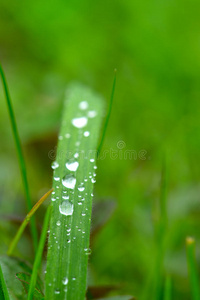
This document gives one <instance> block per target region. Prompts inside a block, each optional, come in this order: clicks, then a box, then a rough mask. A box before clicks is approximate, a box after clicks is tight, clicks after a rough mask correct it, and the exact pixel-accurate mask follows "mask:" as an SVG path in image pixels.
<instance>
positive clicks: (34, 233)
mask: <svg viewBox="0 0 200 300" xmlns="http://www.w3.org/2000/svg"><path fill="white" fill-rule="evenodd" d="M0 76H1V79H2V84H3V88H4V92H5V97H6V101H7V107H8V113H9V117H10V122H11V127H12V132H13V137H14V140H15V145H16V150H17V155H18V159H19V166H20V171H21V177H22V183H23V186H24V193H25V197H26V204H27V209H28V211H30V210H31V208H32V201H31V197H30V192H29V185H28V180H27V173H26V164H25V160H24V156H23V152H22V146H21V142H20V137H19V133H18V129H17V123H16V120H15V115H14V111H13V108H12V103H11V98H10V94H9V90H8V85H7V82H6V77H5V74H4V71H3V68H2V66H1V64H0ZM30 226H31V234H32V238H33V246H34V250H35V252H36V250H37V243H38V242H37V227H36V221H35V218H34V217H33V218H32V219H31V222H30Z"/></svg>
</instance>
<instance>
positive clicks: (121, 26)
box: [0, 0, 200, 299]
mask: <svg viewBox="0 0 200 300" xmlns="http://www.w3.org/2000/svg"><path fill="white" fill-rule="evenodd" d="M199 8H200V4H199V3H198V2H197V1H196V0H192V1H190V2H188V1H180V0H175V1H173V2H166V1H162V2H161V1H154V2H149V1H147V0H146V1H142V2H141V1H140V2H139V1H137V2H136V1H123V2H118V1H112V0H111V1H105V0H103V1H101V2H100V1H73V2H72V1H68V2H63V1H61V0H58V1H57V2H56V3H55V4H54V3H53V2H51V3H48V5H46V3H45V2H37V1H32V0H31V1H29V3H26V2H25V1H22V2H21V3H20V4H18V5H17V9H16V4H15V3H14V1H10V2H1V3H0V60H1V61H2V62H3V64H4V66H5V71H6V74H8V81H9V86H10V88H11V92H12V95H13V100H14V101H13V102H14V109H15V112H16V118H17V120H18V121H19V131H20V133H21V136H22V141H23V144H24V145H23V146H24V147H25V149H26V158H27V159H28V174H29V179H30V185H31V194H32V195H33V197H34V199H35V200H36V199H38V197H39V196H41V195H43V193H44V192H43V191H44V190H45V189H47V188H49V187H50V185H51V170H50V163H51V161H52V159H51V158H52V156H51V155H49V156H50V157H49V156H48V154H49V152H50V151H51V154H52V155H53V154H54V155H55V148H54V147H55V145H56V133H57V130H58V125H59V121H60V116H61V102H62V95H63V91H64V87H65V86H66V83H67V82H68V81H70V80H73V79H76V80H80V81H82V82H84V83H86V84H88V85H89V86H92V87H93V88H95V89H96V90H98V91H99V92H100V93H101V94H103V95H105V96H107V95H109V91H110V86H111V82H112V70H113V69H114V68H115V67H116V68H117V69H118V84H117V87H116V91H115V103H114V106H113V109H112V115H111V119H110V122H109V127H108V131H107V136H106V140H105V144H104V147H103V149H102V151H105V150H106V151H108V152H107V154H106V157H105V159H103V160H99V161H98V166H99V168H98V180H97V185H96V193H95V194H96V195H97V197H96V198H101V197H104V198H105V197H114V198H115V199H116V202H117V210H116V212H115V214H114V216H113V218H112V219H111V220H110V221H109V222H108V224H107V226H106V227H105V228H104V229H103V230H102V231H101V233H100V234H99V236H98V237H97V238H96V239H95V243H94V244H93V249H92V250H93V251H92V256H91V260H90V265H91V269H92V272H91V273H92V275H91V278H90V281H91V283H93V284H97V283H98V284H100V283H102V284H104V283H109V284H111V283H120V284H122V286H123V287H124V290H126V292H127V291H128V292H129V293H130V294H134V295H138V298H140V295H141V294H142V289H143V286H144V284H145V283H146V282H147V278H148V276H150V275H149V274H152V272H153V268H154V266H155V259H156V258H155V255H154V254H155V253H156V247H157V246H156V241H155V239H154V225H153V224H154V220H153V218H154V214H153V212H154V206H155V203H156V202H157V201H158V198H159V190H160V170H161V164H162V157H163V152H166V153H167V157H168V158H169V162H168V169H169V187H168V188H169V194H168V200H167V210H168V216H169V224H168V230H167V234H166V244H167V246H166V256H165V259H164V267H165V268H164V270H165V271H164V272H166V274H167V275H169V276H170V278H171V281H172V286H173V298H175V299H176V298H177V299H179V298H180V299H188V298H189V282H188V280H187V264H186V257H185V237H186V236H188V235H189V236H190V235H193V236H195V237H196V241H197V261H198V260H199V241H200V235H199V231H198V228H199V225H200V222H199V191H200V187H199V179H200V170H199V166H198V156H199V148H200V121H199V112H200V104H199V96H200V85H199V79H200V76H199V69H200V68H199V64H200V55H199V47H200V46H199V42H198V41H199V34H200V29H199V28H200V26H199V23H200V19H199V13H198V12H199ZM27 11H28V12H29V13H27ZM0 100H1V103H2V106H1V110H0V133H1V139H2V143H1V156H0V164H1V170H0V182H1V189H0V196H1V203H0V209H1V212H2V211H3V212H5V213H7V214H8V213H13V212H15V213H16V215H17V216H19V215H21V216H22V215H24V206H23V201H22V199H21V198H22V195H21V189H20V182H19V180H18V177H19V174H18V168H17V165H16V164H17V163H16V159H15V154H14V149H13V145H12V137H11V134H10V127H9V123H8V120H7V112H6V106H5V104H4V103H3V95H2V93H0ZM119 141H123V142H125V144H118V142H119ZM117 145H118V147H117ZM120 145H122V146H124V147H123V148H122V149H119V146H120ZM142 149H144V150H146V151H147V153H146V156H145V157H146V159H145V160H141V159H139V158H138V152H139V151H140V150H142ZM112 150H113V151H116V152H115V153H117V154H118V157H117V158H116V157H113V156H112V153H111V151H112ZM126 150H135V151H136V153H137V159H128V158H125V157H124V155H125V154H124V152H125V151H126ZM120 151H121V152H120ZM120 153H122V157H121V156H119V154H120ZM114 158H115V159H114ZM11 185H12V190H11V189H10V186H11ZM7 199H9V205H8V201H7ZM39 213H40V212H39ZM42 219H43V211H42V212H41V214H40V216H39V218H38V220H39V223H40V224H42ZM0 225H1V226H3V228H4V229H5V225H2V224H0ZM6 226H7V225H6ZM12 226H13V225H12ZM11 229H12V230H14V229H13V227H12V228H11V227H7V228H6V231H5V230H1V233H0V237H1V239H2V240H3V241H4V242H5V243H8V240H9V239H8V238H7V237H5V236H2V235H3V232H7V233H9V231H10V230H11ZM10 235H12V232H10ZM24 241H26V242H27V245H28V244H29V240H27V239H26V240H23V242H24ZM122 245H123V247H122ZM3 247H4V246H3V245H2V247H0V252H3V251H4V248H3ZM23 248H24V247H22V242H21V244H19V249H22V251H23ZM27 256H28V257H31V253H29V252H28V253H27ZM164 275H165V274H164Z"/></svg>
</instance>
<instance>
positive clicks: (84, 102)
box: [79, 101, 88, 110]
mask: <svg viewBox="0 0 200 300" xmlns="http://www.w3.org/2000/svg"><path fill="white" fill-rule="evenodd" d="M79 108H80V109H82V110H85V109H87V108H88V103H87V101H82V102H81V103H80V104H79Z"/></svg>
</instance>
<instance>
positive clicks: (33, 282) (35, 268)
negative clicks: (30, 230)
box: [28, 206, 51, 300]
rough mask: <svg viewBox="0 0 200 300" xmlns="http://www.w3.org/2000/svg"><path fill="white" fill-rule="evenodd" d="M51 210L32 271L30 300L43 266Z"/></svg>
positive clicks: (46, 216)
mask: <svg viewBox="0 0 200 300" xmlns="http://www.w3.org/2000/svg"><path fill="white" fill-rule="evenodd" d="M50 209H51V207H50V206H49V207H48V209H47V212H46V215H45V219H44V223H43V227H42V233H41V237H40V242H39V245H38V250H37V253H36V257H35V261H34V265H33V271H32V275H31V282H30V287H29V290H28V300H32V299H33V295H34V290H35V285H36V281H37V274H38V270H39V268H40V265H41V259H42V253H43V250H44V245H45V241H46V235H47V230H48V226H49V219H50Z"/></svg>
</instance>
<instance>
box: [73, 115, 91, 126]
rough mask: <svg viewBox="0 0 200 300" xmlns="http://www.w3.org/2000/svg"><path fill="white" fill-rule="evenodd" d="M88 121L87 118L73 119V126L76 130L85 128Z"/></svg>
mask: <svg viewBox="0 0 200 300" xmlns="http://www.w3.org/2000/svg"><path fill="white" fill-rule="evenodd" d="M87 122H88V119H87V118H86V117H80V118H74V119H72V125H74V127H76V128H83V127H85V126H86V125H87Z"/></svg>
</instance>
